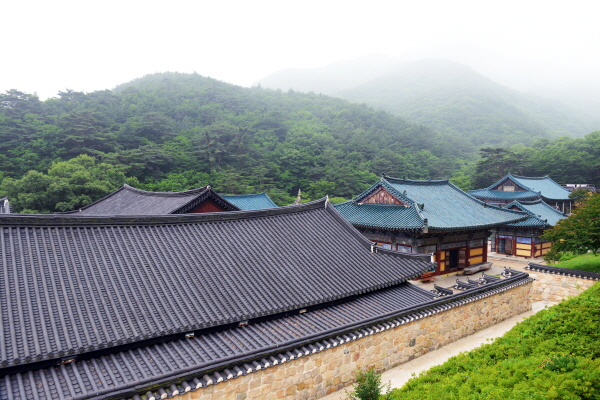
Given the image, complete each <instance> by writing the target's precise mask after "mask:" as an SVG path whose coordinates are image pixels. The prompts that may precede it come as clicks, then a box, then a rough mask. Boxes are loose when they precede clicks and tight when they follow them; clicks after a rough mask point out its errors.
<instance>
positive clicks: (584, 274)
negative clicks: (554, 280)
mask: <svg viewBox="0 0 600 400" xmlns="http://www.w3.org/2000/svg"><path fill="white" fill-rule="evenodd" d="M525 269H526V270H528V271H534V272H542V273H546V274H553V275H564V276H570V277H574V278H583V279H591V280H595V281H598V280H600V273H598V272H591V271H582V270H578V269H568V268H560V267H550V266H548V265H542V264H536V263H532V262H531V261H530V262H528V263H527V266H526V267H525Z"/></svg>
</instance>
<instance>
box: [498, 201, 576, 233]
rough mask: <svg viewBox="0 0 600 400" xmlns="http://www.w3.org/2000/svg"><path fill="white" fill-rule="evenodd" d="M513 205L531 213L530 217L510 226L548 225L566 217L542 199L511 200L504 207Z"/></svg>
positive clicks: (552, 224)
mask: <svg viewBox="0 0 600 400" xmlns="http://www.w3.org/2000/svg"><path fill="white" fill-rule="evenodd" d="M514 206H516V207H518V208H519V209H520V210H521V211H524V212H526V213H527V214H529V215H531V217H530V218H528V219H526V220H525V221H520V222H517V223H514V224H510V226H522V227H529V226H531V227H535V226H539V227H548V226H554V225H556V223H557V222H558V221H559V220H561V219H563V218H566V215H565V214H563V213H561V212H560V211H558V210H556V209H554V208H553V207H552V206H550V205H548V204H546V203H545V202H544V201H543V200H537V201H522V202H519V201H513V202H512V203H510V204H509V205H507V206H506V208H510V207H514Z"/></svg>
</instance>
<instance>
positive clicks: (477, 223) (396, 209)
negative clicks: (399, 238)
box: [335, 177, 527, 232]
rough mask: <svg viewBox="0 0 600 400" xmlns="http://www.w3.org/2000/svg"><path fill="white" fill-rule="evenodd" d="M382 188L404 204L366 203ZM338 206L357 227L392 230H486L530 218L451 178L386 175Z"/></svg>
mask: <svg viewBox="0 0 600 400" xmlns="http://www.w3.org/2000/svg"><path fill="white" fill-rule="evenodd" d="M380 187H383V188H384V189H385V190H386V191H387V192H389V193H391V194H392V195H393V196H395V197H396V198H397V199H398V200H399V201H400V202H402V203H404V204H403V205H391V204H371V203H363V201H364V199H366V198H368V196H369V195H370V194H371V193H373V192H375V191H376V190H377V189H378V188H380ZM335 207H336V209H337V210H338V211H340V213H341V214H342V215H343V216H344V217H345V218H346V219H347V220H348V221H349V222H350V223H352V224H353V225H355V226H359V227H366V228H375V229H384V230H392V231H416V230H423V229H427V230H428V231H429V232H432V231H453V230H471V229H487V228H492V227H496V226H501V225H505V224H509V223H514V222H518V221H522V220H525V219H526V218H527V214H525V213H523V212H520V211H513V210H507V209H503V208H500V207H495V206H490V205H488V204H486V203H485V202H483V201H481V200H478V199H476V198H474V197H473V196H470V195H469V194H467V193H465V192H464V191H462V190H461V189H459V188H458V187H456V186H454V185H453V184H452V183H451V182H450V181H448V180H428V181H419V180H408V179H397V178H391V177H384V178H382V179H381V180H380V181H379V182H377V183H376V184H374V185H373V186H371V187H370V188H369V189H367V190H366V191H365V192H363V193H362V194H360V195H359V196H357V197H356V198H354V199H353V200H351V201H348V202H345V203H341V204H339V205H336V206H335Z"/></svg>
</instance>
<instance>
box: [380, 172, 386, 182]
mask: <svg viewBox="0 0 600 400" xmlns="http://www.w3.org/2000/svg"><path fill="white" fill-rule="evenodd" d="M384 179H385V172H382V173H381V180H384Z"/></svg>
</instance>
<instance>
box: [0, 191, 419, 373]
mask: <svg viewBox="0 0 600 400" xmlns="http://www.w3.org/2000/svg"><path fill="white" fill-rule="evenodd" d="M0 229H1V230H2V235H1V238H0V239H1V243H0V252H1V254H0V259H1V260H2V270H1V271H0V276H1V278H2V279H0V303H1V304H2V321H3V324H2V326H1V327H0V335H1V336H0V337H1V338H2V342H1V344H2V345H1V346H0V374H1V373H2V369H5V368H6V369H10V368H13V367H19V368H20V369H22V368H23V367H25V368H26V366H27V365H32V366H33V365H37V363H40V362H44V361H45V360H60V359H62V358H63V357H67V356H77V355H83V354H86V353H89V352H94V351H99V350H102V351H104V352H107V351H108V352H110V349H111V348H119V349H121V347H120V346H129V345H131V346H133V347H135V345H136V343H144V342H145V341H149V340H150V341H151V340H154V339H156V338H161V337H168V336H170V335H173V334H178V333H185V332H188V331H196V330H202V329H209V328H215V327H219V326H225V325H228V324H236V323H238V322H240V321H244V320H251V319H256V318H262V317H266V316H269V315H275V314H280V313H284V312H287V311H290V310H297V309H300V308H305V307H310V306H315V305H318V304H324V303H327V302H331V301H336V300H340V299H344V298H350V297H352V296H356V295H360V294H364V293H368V292H371V291H376V290H380V289H383V288H386V287H391V286H393V285H397V284H400V283H402V282H405V281H406V280H408V279H410V278H413V277H415V276H418V275H420V274H421V273H422V272H423V271H425V270H427V269H429V268H430V265H431V264H430V263H429V261H428V260H429V256H428V255H426V256H425V257H423V256H407V255H401V254H399V253H396V252H391V251H385V250H381V249H374V248H373V246H372V243H371V242H369V241H368V240H366V239H365V238H363V237H362V235H361V234H360V233H359V232H358V231H356V230H355V228H354V227H352V226H351V225H350V224H349V223H348V222H347V221H346V220H345V219H344V218H342V217H341V216H340V215H339V213H338V212H337V211H336V210H335V209H334V208H333V207H332V206H331V205H330V204H329V203H328V202H327V201H326V200H325V199H323V200H319V201H315V202H311V203H306V204H303V205H299V206H288V207H280V208H276V209H267V210H257V211H237V212H221V213H211V214H200V215H166V216H137V217H136V216H123V217H98V216H95V217H86V216H73V215H47V216H44V215H15V214H12V215H4V216H0Z"/></svg>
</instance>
